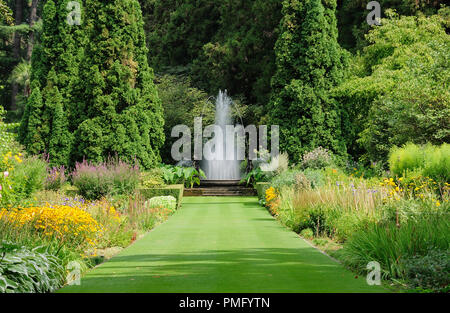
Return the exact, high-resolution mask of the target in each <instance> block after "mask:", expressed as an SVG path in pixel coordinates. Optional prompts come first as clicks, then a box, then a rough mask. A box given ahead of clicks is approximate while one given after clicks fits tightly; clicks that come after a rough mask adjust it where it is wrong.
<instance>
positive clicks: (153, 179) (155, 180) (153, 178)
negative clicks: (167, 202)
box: [141, 167, 165, 188]
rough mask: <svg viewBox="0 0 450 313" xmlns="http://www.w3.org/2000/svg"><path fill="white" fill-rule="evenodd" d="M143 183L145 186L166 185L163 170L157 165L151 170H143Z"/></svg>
mask: <svg viewBox="0 0 450 313" xmlns="http://www.w3.org/2000/svg"><path fill="white" fill-rule="evenodd" d="M141 185H142V187H144V188H152V187H158V186H164V185H165V182H164V178H163V170H162V168H159V167H156V168H153V169H151V170H148V171H145V172H141Z"/></svg>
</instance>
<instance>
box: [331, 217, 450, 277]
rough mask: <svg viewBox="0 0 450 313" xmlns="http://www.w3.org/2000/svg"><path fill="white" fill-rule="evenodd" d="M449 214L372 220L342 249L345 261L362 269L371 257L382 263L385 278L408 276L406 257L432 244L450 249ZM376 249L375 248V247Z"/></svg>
mask: <svg viewBox="0 0 450 313" xmlns="http://www.w3.org/2000/svg"><path fill="white" fill-rule="evenodd" d="M448 227H449V219H448V216H442V215H429V216H427V217H424V218H423V219H422V220H420V221H412V220H409V221H408V222H406V223H405V224H403V225H401V227H398V226H397V225H396V224H395V223H388V224H386V225H383V224H370V225H369V226H368V228H367V229H364V230H361V231H358V232H355V233H354V234H353V235H352V236H351V237H350V238H349V240H348V241H347V242H346V244H345V245H344V248H343V250H342V251H340V252H339V256H340V258H341V260H343V261H344V262H345V264H347V265H349V266H351V267H353V268H355V269H358V270H359V271H361V272H362V271H363V270H364V269H365V268H366V266H367V264H368V263H369V262H371V261H377V262H379V263H380V265H381V269H382V274H383V276H384V277H385V278H403V277H405V266H404V261H405V260H407V259H408V258H409V257H412V256H414V255H422V256H423V255H426V254H427V252H428V250H429V249H430V247H433V248H435V249H439V250H442V251H446V250H447V249H448V243H449V238H448V231H446V229H448ZM374 246H375V247H376V249H373V247H374Z"/></svg>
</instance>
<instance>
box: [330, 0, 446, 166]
mask: <svg viewBox="0 0 450 313" xmlns="http://www.w3.org/2000/svg"><path fill="white" fill-rule="evenodd" d="M447 11H448V8H446V9H442V10H441V11H440V14H439V15H433V16H431V17H425V16H419V17H413V16H402V17H399V16H398V15H397V14H395V13H394V12H392V11H387V12H386V13H387V16H388V18H386V19H383V20H382V26H379V27H375V28H373V29H372V30H371V31H370V32H369V34H368V36H367V40H368V42H369V45H368V46H367V47H366V48H365V49H364V50H363V53H362V54H361V55H358V56H356V57H355V58H354V60H353V66H352V68H353V70H352V74H351V75H350V77H349V79H347V80H346V81H345V82H344V83H343V84H341V85H340V86H339V87H338V88H337V89H336V90H335V92H334V93H335V98H336V99H337V100H338V101H339V102H340V103H344V104H345V114H344V116H345V119H346V120H347V121H348V122H345V125H346V130H345V132H344V136H345V137H346V139H345V140H346V144H347V146H348V149H349V153H350V154H352V155H353V157H355V158H357V157H362V160H363V161H365V162H366V163H369V161H383V162H384V161H386V160H387V157H388V153H389V150H390V149H391V148H392V146H394V145H396V146H402V145H404V144H406V143H408V142H412V143H416V144H425V143H426V142H430V143H432V144H434V145H440V144H442V143H444V142H448V141H449V130H448V127H447V126H446V124H448V123H447V121H448V119H449V112H450V109H449V108H450V106H449V100H448V99H450V96H449V88H448V81H449V75H450V71H449V68H450V67H449V66H448V58H447V56H448V55H449V49H450V41H449V40H448V34H447V33H446V26H445V25H446V24H447V23H448V15H447V17H446V15H445V14H446V13H445V12H447Z"/></svg>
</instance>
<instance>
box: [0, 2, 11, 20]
mask: <svg viewBox="0 0 450 313" xmlns="http://www.w3.org/2000/svg"><path fill="white" fill-rule="evenodd" d="M3 22H5V23H6V24H8V25H12V24H13V23H14V19H13V17H12V11H11V9H10V8H9V7H8V6H7V5H6V3H5V2H4V1H3V0H0V23H2V24H3Z"/></svg>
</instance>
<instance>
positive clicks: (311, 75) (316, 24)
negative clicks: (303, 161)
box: [269, 0, 345, 161]
mask: <svg viewBox="0 0 450 313" xmlns="http://www.w3.org/2000/svg"><path fill="white" fill-rule="evenodd" d="M335 12H336V1H335V0H304V1H300V0H285V1H283V9H282V14H283V18H282V20H281V23H280V36H279V38H278V41H277V43H276V46H275V53H276V64H277V71H276V73H275V75H274V77H273V78H272V97H271V101H270V104H269V114H270V120H271V123H272V124H276V125H280V149H281V150H282V151H286V152H288V154H289V155H290V157H291V159H292V160H294V161H299V160H300V158H301V155H302V154H303V153H304V152H306V151H310V150H312V149H314V148H316V147H318V146H322V147H325V148H328V149H330V150H332V151H334V152H335V153H337V154H340V155H344V154H345V144H344V143H343V140H342V139H341V119H340V108H339V106H338V104H337V103H336V102H335V101H334V100H333V99H332V98H331V96H330V89H331V88H333V87H334V86H336V84H337V83H338V82H339V81H340V80H341V78H342V76H343V68H344V63H345V54H344V52H343V51H342V49H341V48H340V46H339V45H338V43H337V27H336V17H335Z"/></svg>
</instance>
